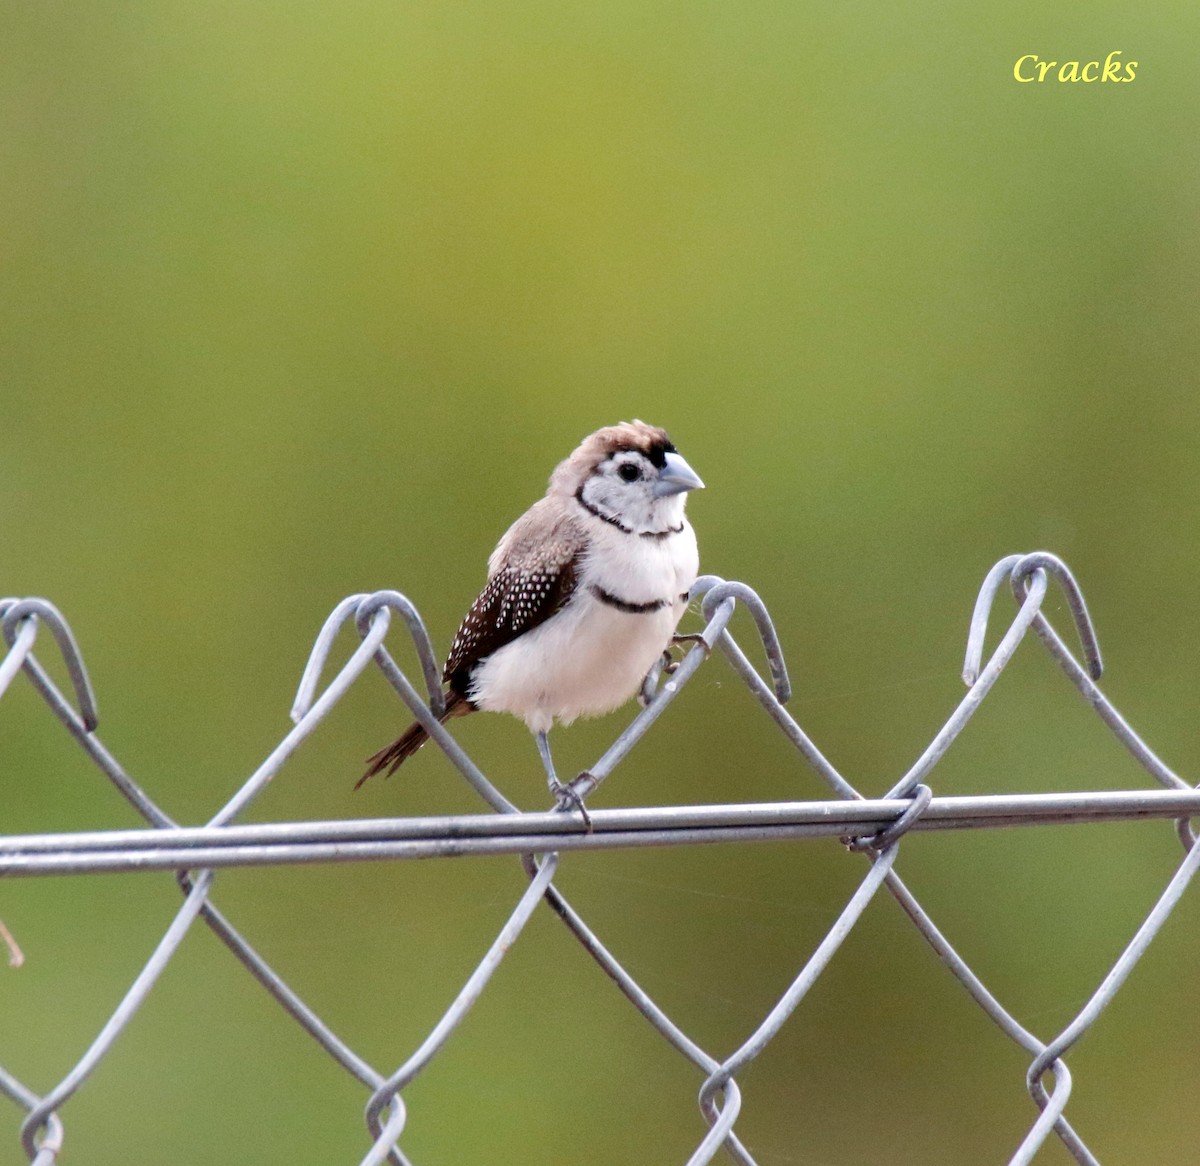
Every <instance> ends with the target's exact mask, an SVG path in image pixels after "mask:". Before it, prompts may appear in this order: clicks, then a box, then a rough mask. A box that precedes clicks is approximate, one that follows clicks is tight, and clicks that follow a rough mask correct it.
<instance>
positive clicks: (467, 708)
mask: <svg viewBox="0 0 1200 1166" xmlns="http://www.w3.org/2000/svg"><path fill="white" fill-rule="evenodd" d="M472 711H474V710H473V707H472V705H471V703H470V701H468V700H467V698H466V697H465V696H463V695H462V694H461V693H458V692H451V693H450V694H449V695H448V696H447V697H446V711H445V712H444V713H442V715H441V716H440V717H438V721H439V722H440V723H441V724H445V723H446V722H447V721H448V720H449V719H450V718H451V717H461V716H465V715H466V714H467V713H469V712H472ZM428 740H429V733H428V731H427V730H426V729H425V726H424V725H422V724H421V722H420V721H414V722H413V723H412V724H411V725H409V726H408V728H407V729H405V730H404V732H403V733H401V734H400V736H399V737H397V738H396V739H395V740H394V741H393V742H392V743H391V744H390V745H388V746H387V747H386V748H384V749H380V750H379V752H378V753H373V754H372V755H371V756H370V757H368V758H367V771H366V773H364V774H363V775H362V777H360V778H359V779H358V781H356V782H355V783H354V788H355V789H358V787H359V786H360V785H362V783H363V782H364V781H366V780H367V778H369V777H374V776H375V775H376V774H377V773H382V772H383V771H384V770H385V769H386V770H387V776H388V777H391V776H392V774H393V773H395V772H396V770H397V769H398V768H399V767H400V766H401V765H403V764H404V762H405V761H407V760H408V759H409V758H410V757H411V756H412V755H413V754H414V753H415V752H416V751H417V750H418V749H420V748H421V746H422V745H424V744H425V742H426V741H428Z"/></svg>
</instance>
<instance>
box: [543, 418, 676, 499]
mask: <svg viewBox="0 0 1200 1166" xmlns="http://www.w3.org/2000/svg"><path fill="white" fill-rule="evenodd" d="M630 449H636V450H638V451H639V452H641V453H644V454H646V455H647V456H649V457H653V456H654V454H655V453H656V452H658V453H663V452H666V453H673V452H674V450H675V446H674V445H672V444H671V439H670V437H668V436H667V431H666V430H665V429H660V428H659V427H658V426H657V425H647V424H646V422H645V421H636V420H635V421H622V422H621V423H620V424H619V425H607V426H605V427H604V428H603V429H597V430H596V432H595V433H590V434H588V436H587V437H585V438H584V439H583V440H582V441H581V442H580V443H579V446H578V448H576V450H575V451H574V453H572V454H571V456H570V457H569V458H567V459H566V460H565V461H562V462H559V464H558V465H557V466H556V467H555V470H554V473H553V474H551V475H550V492H551V493H561V494H573V493H574V492H575V491H576V490H577V489H578V488H579V485H580V484H581V483H582V482H583V480H584V479H585V478H586V477H587V476H588V474H590V473H591V472H592V471H593V470H594V469H595V468H596V467H597V466H598V465H599V464H600V463H601V462H602V461H604V459H605V458H607V457H612V455H613V454H614V453H621V452H623V451H624V450H630Z"/></svg>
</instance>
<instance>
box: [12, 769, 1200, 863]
mask: <svg viewBox="0 0 1200 1166" xmlns="http://www.w3.org/2000/svg"><path fill="white" fill-rule="evenodd" d="M911 806H912V803H911V802H910V801H908V800H907V799H901V798H873V799H872V798H864V799H863V800H862V801H854V802H830V801H823V802H759V803H749V804H734V805H724V806H722V805H704V806H660V807H647V808H644V809H620V810H589V811H588V817H589V819H590V827H591V828H590V829H587V830H583V829H581V828H580V824H579V822H578V820H576V819H572V818H566V817H564V816H563V815H562V814H561V813H557V812H550V813H523V814H519V815H510V816H506V817H499V816H497V815H495V814H459V815H455V816H453V817H437V818H365V819H362V818H360V819H357V820H354V821H349V822H347V821H342V820H335V821H329V822H269V823H264V824H262V825H255V826H194V827H185V826H179V827H175V828H173V829H170V830H94V831H83V832H79V833H72V834H10V835H8V836H3V835H0V876H4V877H14V876H19V875H49V874H89V873H91V874H132V873H136V872H138V871H162V870H190V869H193V868H195V867H201V866H202V867H206V868H216V867H243V866H291V865H294V864H296V863H305V862H372V861H380V860H383V859H414V858H459V857H461V856H463V855H484V854H528V853H531V852H542V851H546V850H555V851H564V850H616V849H621V848H625V847H633V846H690V845H696V844H698V843H705V842H707V843H714V842H772V841H786V840H791V839H795V838H830V837H833V838H839V837H843V836H847V835H851V834H854V833H861V832H864V831H865V832H867V833H872V834H873V833H877V832H879V831H881V830H884V829H886V828H887V827H889V826H892V825H894V824H895V823H896V822H897V821H898V820H899V819H900V818H902V817H903V815H904V814H905V813H907V812H908V810H909V809H910V808H911ZM1197 814H1200V790H1117V791H1112V790H1108V791H1098V792H1095V793H1066V794H1005V795H999V794H989V795H983V796H977V797H945V798H931V799H930V801H929V804H928V805H927V806H925V808H924V809H923V810H922V812H921V815H920V817H918V818H916V819H915V820H914V821H913V822H912V823H911V824H910V825H909V826H908V827H907V829H908V830H912V831H917V832H920V831H926V830H980V829H985V828H995V827H997V826H1061V825H1063V824H1064V823H1077V822H1120V821H1133V820H1137V819H1139V818H1180V817H1188V816H1191V815H1197Z"/></svg>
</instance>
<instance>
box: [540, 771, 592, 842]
mask: <svg viewBox="0 0 1200 1166" xmlns="http://www.w3.org/2000/svg"><path fill="white" fill-rule="evenodd" d="M550 794H551V796H552V797H553V798H554V800H555V801H556V802H557V803H558V809H560V810H562V811H563V812H564V813H567V812H569V811H571V810H578V811H579V813H580V814H581V815H582V817H583V825H584V829H585V830H586V832H587V833H588V834H590V833H591V832H592V817H591V815H590V814H589V813H588V812H587V806H585V805H584V804H583V798H581V797H580V796H579V795H578V794H577V793H576V792H575V791H574V790H573V789H572V788H571V787H570V786H569V785H563V783H562V782H561V781H555V782H551V783H550Z"/></svg>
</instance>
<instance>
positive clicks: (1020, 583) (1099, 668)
mask: <svg viewBox="0 0 1200 1166" xmlns="http://www.w3.org/2000/svg"><path fill="white" fill-rule="evenodd" d="M1039 571H1041V572H1045V573H1046V574H1049V575H1050V576H1051V577H1053V578H1054V579H1056V580H1057V581H1058V583H1059V585H1060V586H1061V587H1062V590H1063V593H1064V594H1065V596H1066V599H1067V606H1068V607H1069V609H1070V611H1071V618H1072V619H1073V620H1074V623H1075V630H1076V632H1077V633H1078V635H1079V642H1080V645H1081V646H1082V648H1083V656H1084V660H1085V661H1086V665H1087V673H1088V675H1089V676H1091V678H1092V679H1093V680H1099V679H1100V676H1101V674H1102V673H1103V671H1104V664H1103V661H1102V660H1101V657H1100V644H1099V642H1098V640H1097V639H1096V629H1095V627H1094V626H1093V624H1092V619H1091V616H1090V615H1089V614H1088V609H1087V604H1086V603H1085V602H1084V599H1083V592H1082V590H1080V587H1079V584H1078V583H1077V582H1076V581H1075V576H1074V575H1073V574H1072V573H1071V571H1070V569H1069V568H1068V567H1067V565H1066V564H1065V563H1064V562H1063V561H1062V560H1061V559H1060V558H1059V557H1058V556H1057V555H1052V554H1049V553H1048V552H1046V551H1034V552H1033V553H1032V554H1028V555H1006V556H1005V557H1004V558H1003V559H1001V560H1000V561H999V562H998V563H997V564H996V565H995V566H994V567H993V568H992V569H991V570H990V571H989V572H988V573H987V576H986V578H985V579H984V581H983V585H982V586H981V587H980V589H979V597H978V599H976V601H975V610H974V611H973V612H972V613H971V627H970V630H969V631H968V633H967V654H966V658H965V660H964V661H963V683H964V684H966V685H967V687H968V688H970V687H971V685H973V684H974V683H975V681H976V680H977V679H978V677H979V673H980V667H981V662H982V660H983V644H984V639H985V637H986V636H987V625H988V616H989V615H990V614H991V610H992V604H993V602H994V600H995V598H996V592H997V591H998V590H999V589H1000V587H1001V586H1002V585H1003V583H1004V581H1005V580H1008V582H1009V584H1010V586H1011V587H1012V591H1013V595H1014V597H1015V598H1016V600H1017V603H1018V604H1020V603H1023V602H1024V600H1025V598H1026V596H1027V595H1028V594H1029V588H1030V584H1031V582H1032V580H1033V578H1034V577H1035V575H1036V574H1037V573H1038V572H1039Z"/></svg>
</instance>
